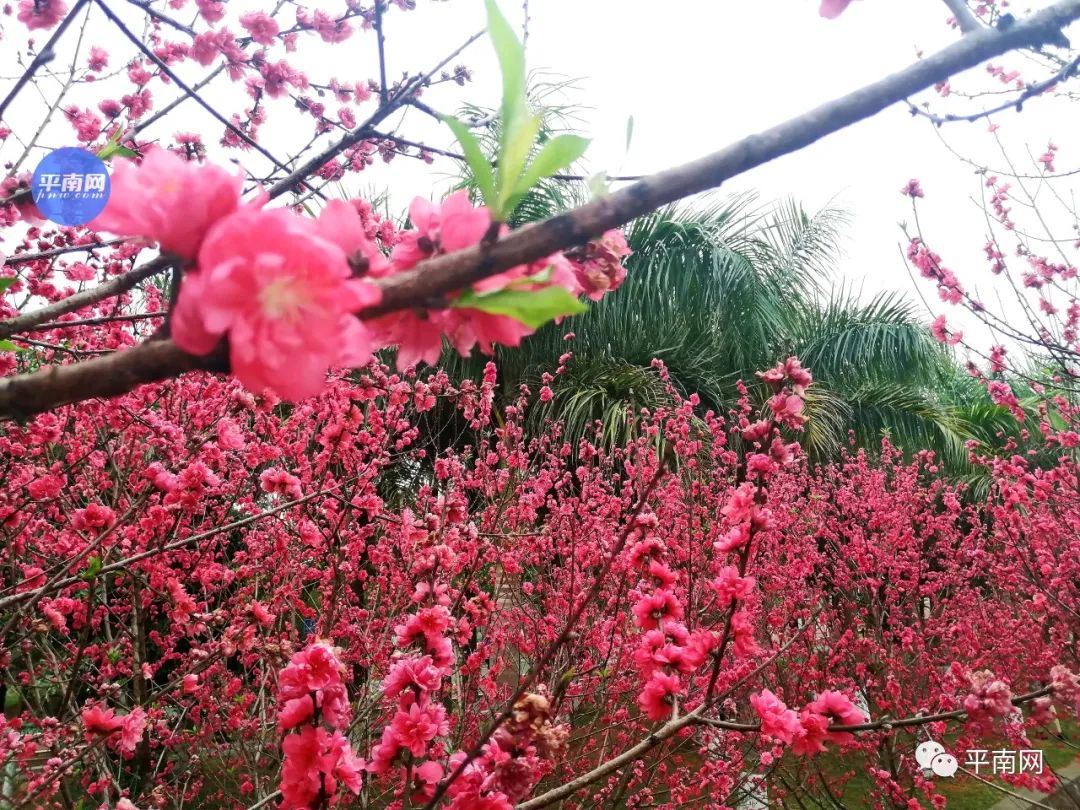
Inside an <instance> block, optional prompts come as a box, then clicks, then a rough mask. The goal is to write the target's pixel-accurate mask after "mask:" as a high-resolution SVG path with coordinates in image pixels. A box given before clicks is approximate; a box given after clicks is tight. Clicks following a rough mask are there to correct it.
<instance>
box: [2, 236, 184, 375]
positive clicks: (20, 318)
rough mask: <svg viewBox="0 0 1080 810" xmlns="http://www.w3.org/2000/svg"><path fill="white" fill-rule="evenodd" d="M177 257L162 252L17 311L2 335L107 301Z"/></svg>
mask: <svg viewBox="0 0 1080 810" xmlns="http://www.w3.org/2000/svg"><path fill="white" fill-rule="evenodd" d="M175 261H176V259H175V258H173V257H169V256H158V257H157V258H156V259H154V260H152V261H150V262H147V263H146V264H144V265H143V266H142V267H137V268H135V269H134V270H131V271H129V272H127V273H124V275H122V276H116V277H115V278H111V279H109V280H108V281H106V282H103V283H102V284H98V285H97V286H96V287H93V288H91V289H89V290H83V291H82V292H80V293H75V294H74V295H69V296H68V297H67V298H62V299H61V300H59V301H57V302H56V303H53V304H49V305H47V306H44V307H42V308H41V309H38V310H34V311H33V312H28V313H26V314H25V315H16V316H15V317H14V318H8V319H7V320H6V321H0V339H3V338H8V337H11V336H12V335H14V334H17V333H18V332H29V331H32V330H33V329H34V327H36V326H40V325H41V324H43V323H48V322H49V321H54V320H56V319H57V318H59V317H60V316H61V315H66V314H67V313H69V312H75V311H76V310H78V309H82V308H83V307H88V306H91V305H92V304H96V303H97V302H98V301H103V300H105V299H106V298H111V297H112V296H114V295H120V294H121V293H125V292H127V291H128V290H130V289H131V288H132V287H134V286H135V285H136V284H138V283H139V282H141V281H145V280H146V279H148V278H150V277H151V276H155V275H157V274H158V273H161V272H164V271H165V270H167V269H169V267H170V265H172V263H173V262H175ZM124 354H127V352H124Z"/></svg>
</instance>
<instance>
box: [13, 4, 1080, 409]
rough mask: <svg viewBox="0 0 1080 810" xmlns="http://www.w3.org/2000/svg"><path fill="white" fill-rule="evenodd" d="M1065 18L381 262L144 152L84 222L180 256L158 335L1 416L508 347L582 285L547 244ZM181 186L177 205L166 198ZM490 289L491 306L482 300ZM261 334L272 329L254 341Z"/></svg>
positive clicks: (793, 145) (212, 174)
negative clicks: (147, 202)
mask: <svg viewBox="0 0 1080 810" xmlns="http://www.w3.org/2000/svg"><path fill="white" fill-rule="evenodd" d="M1077 18H1080V0H1059V2H1057V3H1055V4H1054V5H1053V6H1051V7H1049V8H1047V9H1044V10H1043V11H1040V12H1038V13H1036V14H1033V15H1031V16H1030V17H1029V18H1027V19H1025V20H1022V21H1019V22H1017V23H1016V24H1015V25H1013V26H1011V27H1010V28H1008V29H1007V30H1004V31H1001V30H989V29H988V30H984V31H978V32H974V33H972V34H969V35H966V36H965V37H964V38H963V39H962V40H961V41H960V42H957V43H955V44H954V45H951V46H949V47H947V48H945V49H944V50H942V51H941V52H939V53H938V54H935V55H934V56H930V57H927V58H925V59H923V60H921V61H920V62H919V63H917V64H915V65H912V66H911V67H909V68H907V69H905V70H904V71H902V72H900V73H897V74H895V75H893V76H890V77H888V78H886V79H883V80H881V81H880V82H877V83H876V84H872V85H869V86H867V87H865V88H863V89H861V90H858V91H855V92H854V93H851V94H849V95H847V96H844V97H843V98H840V99H838V100H836V101H833V102H830V103H828V104H825V105H823V106H821V107H819V108H818V109H816V110H813V111H811V112H809V113H806V114H804V115H802V116H799V117H796V118H794V119H791V120H790V121H788V122H785V123H783V124H780V125H778V126H776V127H773V128H772V129H770V130H767V131H765V132H763V133H761V134H759V135H754V136H750V137H748V138H746V139H744V140H742V141H739V142H737V143H736V144H733V145H732V146H730V147H728V148H726V149H723V150H721V151H719V152H717V153H714V154H713V155H710V156H708V157H706V158H702V159H700V160H698V161H694V162H692V163H688V164H685V165H684V166H681V167H678V168H675V169H671V170H668V171H666V172H661V173H659V174H657V175H654V176H651V177H648V178H645V179H643V180H641V181H639V182H637V183H635V184H633V185H631V186H629V187H628V188H625V189H622V190H620V191H617V192H615V193H613V194H610V195H608V196H606V197H603V198H600V199H598V200H595V201H594V202H592V203H589V204H587V205H585V206H582V207H580V208H578V209H575V210H573V211H571V212H569V213H567V214H563V215H560V216H556V217H553V218H552V219H550V220H548V221H546V222H543V223H540V224H537V225H535V226H532V227H528V228H522V229H520V230H518V231H515V232H513V233H509V234H505V235H503V234H501V233H499V231H498V230H494V229H492V230H491V231H490V232H489V231H488V226H487V225H486V223H487V222H490V221H491V220H490V214H489V213H488V211H486V210H485V209H482V208H481V209H473V208H471V207H469V210H465V209H466V206H465V205H464V201H463V200H461V199H455V200H453V201H448V202H447V203H446V204H445V205H444V208H445V211H444V210H441V209H440V210H439V211H438V212H437V213H436V212H435V211H434V209H431V208H426V209H424V210H421V209H417V210H415V211H414V213H415V214H416V215H417V216H416V218H414V224H416V225H419V226H420V228H419V229H418V230H416V231H412V232H409V233H408V234H407V243H408V247H407V248H402V249H401V250H398V251H397V258H396V259H395V258H394V257H393V256H392V257H391V260H390V262H389V263H387V262H386V260H385V258H384V257H383V255H382V253H381V252H379V251H378V250H377V249H376V246H375V244H374V243H373V242H372V241H371V239H370V238H369V237H368V235H367V234H366V233H365V231H364V227H363V223H362V221H360V219H359V217H358V216H357V215H355V214H351V213H350V212H349V210H348V207H347V205H345V204H343V203H341V204H337V205H333V206H332V207H331V206H328V207H327V209H326V210H325V211H324V212H323V215H322V216H321V217H320V219H319V220H318V221H317V222H312V221H310V220H304V219H301V218H300V217H297V216H294V215H292V214H287V213H284V212H282V211H279V210H264V209H262V208H260V207H259V205H258V204H252V203H247V204H243V205H242V204H241V203H240V200H239V196H238V187H237V185H236V183H235V181H232V180H231V179H230V178H229V176H228V175H227V174H226V173H225V172H223V171H222V170H220V169H215V168H213V167H207V168H206V169H202V170H195V169H194V168H190V167H183V166H179V165H177V164H176V163H175V161H170V160H169V158H168V157H165V156H159V157H152V159H150V158H148V159H147V160H146V161H144V163H143V164H142V166H141V167H140V168H139V169H127V167H125V166H123V165H121V166H119V167H118V170H117V176H116V179H115V181H114V183H115V191H114V196H113V198H112V199H111V200H110V203H109V207H108V209H107V210H106V212H105V214H104V215H103V217H102V219H101V220H100V221H99V222H98V223H97V226H98V227H101V228H102V229H106V227H109V228H112V229H113V231H114V232H121V233H126V234H130V235H138V236H142V237H147V238H151V239H155V240H156V241H158V243H159V244H160V245H161V247H162V249H163V250H164V251H167V252H168V251H176V255H177V256H178V257H179V258H180V259H182V260H183V261H184V262H189V263H194V270H193V271H190V272H187V273H186V274H185V279H184V284H183V285H182V288H181V289H182V292H181V295H180V299H179V301H178V302H177V309H176V310H175V311H174V312H173V313H172V316H171V322H170V328H171V333H172V340H165V341H160V342H158V341H155V342H152V343H144V344H142V345H140V346H138V347H134V348H132V349H129V350H127V351H124V352H120V353H117V354H116V355H114V356H109V357H104V358H97V359H94V360H90V361H87V362H85V363H80V364H75V365H66V366H54V367H52V368H50V369H47V370H43V371H40V372H36V373H34V374H30V375H24V376H21V377H15V378H9V379H5V380H3V381H0V415H2V416H7V417H13V416H19V417H25V416H29V415H32V414H34V413H40V412H41V411H44V410H48V409H50V408H54V407H57V406H59V405H62V404H66V403H71V402H79V401H82V400H85V399H88V398H92V397H100V396H115V395H117V394H120V393H123V392H125V391H128V390H131V389H132V388H133V387H134V386H137V385H140V384H143V383H148V382H154V381H159V380H163V379H167V378H170V377H174V376H176V375H178V374H182V373H185V372H188V371H192V370H196V369H209V370H217V371H225V370H232V371H233V373H236V374H238V375H240V376H241V378H242V379H245V380H246V381H248V382H249V383H250V384H253V385H271V386H275V385H277V386H279V387H280V390H282V391H284V392H286V393H287V394H288V395H291V396H306V395H309V394H310V393H312V392H314V391H317V390H318V389H319V387H320V386H321V380H322V378H323V375H324V373H325V371H326V369H327V368H329V367H333V366H338V365H342V364H353V365H355V364H359V363H361V362H362V361H363V360H364V359H365V358H367V357H369V356H370V353H371V351H373V350H374V349H377V348H380V347H382V346H386V345H395V344H396V345H398V346H399V357H401V358H403V359H407V360H416V359H424V358H431V357H434V356H437V351H438V348H439V347H440V346H441V341H442V339H443V337H444V336H445V337H446V338H447V339H449V340H450V342H451V343H452V344H454V345H455V346H456V347H457V348H458V349H459V350H461V351H468V350H469V349H471V348H472V347H473V346H476V345H479V346H480V348H481V349H482V350H484V349H490V347H491V345H492V344H494V343H501V344H503V345H517V343H518V342H519V341H520V340H521V338H522V337H524V336H525V335H527V334H529V333H531V332H532V331H533V329H534V328H535V327H536V326H538V325H539V324H540V323H542V322H543V321H544V320H547V319H549V318H550V317H552V316H554V315H561V314H569V313H570V311H572V310H571V308H569V307H568V305H567V304H566V303H565V298H563V297H562V293H561V292H560V291H565V292H570V293H572V294H573V293H580V292H582V291H583V288H582V286H581V284H580V281H579V278H580V276H581V274H580V273H576V272H575V271H574V269H573V268H572V267H570V266H569V265H567V264H566V263H565V261H563V260H562V259H560V257H559V256H558V255H556V252H557V251H560V250H563V249H566V248H568V247H572V246H574V245H580V244H582V243H584V242H585V241H587V240H588V239H590V238H595V237H600V236H601V235H602V234H604V233H605V232H606V231H608V230H610V229H611V228H614V227H617V226H619V225H621V224H624V223H626V222H628V221H630V220H631V219H633V218H634V217H637V216H640V215H642V214H644V213H647V212H649V211H652V210H654V209H656V208H657V207H659V206H661V205H664V204H666V203H669V202H672V201H674V200H677V199H681V198H682V197H685V196H688V195H691V194H694V193H697V192H700V191H704V190H707V189H709V188H714V187H716V186H718V185H720V184H721V183H723V182H725V181H727V180H729V179H731V178H732V177H735V176H738V175H739V174H741V173H743V172H745V171H747V170H748V169H750V168H753V167H755V166H758V165H761V164H762V163H765V162H768V161H770V160H773V159H775V158H777V157H780V156H782V155H784V154H787V153H789V152H792V151H795V150H797V149H799V148H802V147H804V146H806V145H808V144H810V143H813V142H814V141H816V140H818V139H819V138H821V137H824V136H825V135H828V134H829V133H832V132H835V131H837V130H840V129H843V128H844V127H846V126H849V125H851V124H853V123H855V122H857V121H859V120H862V119H864V118H867V117H869V116H871V115H873V114H875V113H877V112H879V111H880V110H882V109H884V108H886V107H888V106H890V105H891V104H894V103H896V102H898V101H902V100H903V99H905V98H907V97H908V96H909V95H911V94H913V93H915V92H918V91H919V90H922V89H924V88H926V87H929V86H931V85H933V84H936V83H938V82H941V81H944V80H945V79H947V78H948V77H949V76H951V75H952V74H953V73H956V72H958V71H961V70H964V69H966V68H969V67H972V66H974V65H977V64H979V63H980V62H982V61H984V60H986V59H987V58H990V57H993V56H996V55H998V54H1001V53H1004V52H1007V51H1009V50H1011V49H1014V48H1021V47H1031V46H1035V45H1038V44H1039V43H1042V42H1045V41H1046V40H1047V39H1048V38H1050V37H1052V36H1053V35H1054V33H1055V32H1057V31H1060V29H1061V27H1062V26H1064V25H1066V24H1067V23H1069V22H1071V21H1072V20H1074V19H1077ZM556 170H557V169H556ZM515 180H516V178H515ZM181 187H183V188H184V189H185V192H186V193H185V194H183V195H179V194H177V193H176V192H175V191H172V192H171V193H170V191H169V190H168V189H177V188H181ZM196 188H197V189H201V190H200V191H196V190H194V189H196ZM148 189H156V193H157V205H158V208H157V210H158V211H162V212H166V214H165V215H164V216H160V215H158V216H157V217H156V218H155V219H154V220H148V219H146V218H145V217H144V216H141V214H140V212H141V211H142V210H143V206H142V205H141V202H140V200H141V195H142V194H145V193H147V190H148ZM192 194H195V195H197V196H196V197H195V199H200V200H201V201H202V209H203V210H202V211H201V212H200V213H199V214H198V216H197V218H196V220H195V221H194V222H192V223H191V224H189V225H185V226H180V225H179V222H178V219H177V218H178V217H180V216H182V214H181V213H180V208H183V210H184V211H185V212H187V211H190V205H191V201H192V199H193V197H192V196H191V195H192ZM170 201H171V205H173V206H175V207H174V208H170V207H169V205H170ZM446 206H449V207H448V208H447V207H446ZM417 220H419V221H417ZM443 220H446V221H447V223H448V224H449V228H447V229H446V231H445V232H442V231H439V229H440V228H443V227H446V226H444V224H443ZM482 223H485V227H484V228H483V229H481V227H480V225H481V224H482ZM437 231H439V232H437ZM252 233H257V234H260V235H261V236H264V237H265V238H266V239H267V241H266V242H265V244H264V246H263V248H262V250H258V251H256V250H254V249H253V248H254V246H255V243H254V242H253V241H252V240H251V238H250V234H252ZM286 234H287V237H286V236H285V235H286ZM286 260H288V261H292V262H297V264H296V265H295V266H304V267H308V266H310V265H311V264H312V263H313V262H318V263H319V267H320V268H321V269H320V270H319V271H317V272H316V271H315V270H314V269H312V270H311V271H310V277H307V276H305V275H304V274H297V273H296V272H295V271H294V270H289V271H288V272H286V273H284V274H281V275H278V276H275V275H273V274H269V275H263V271H259V272H256V271H255V269H254V268H256V267H263V266H269V265H277V266H284V265H283V264H282V263H283V262H284V261H286ZM350 262H352V264H350ZM226 266H228V267H229V268H230V269H229V270H228V271H225V270H224V269H223V268H225V267H226ZM549 267H550V268H551V269H550V271H549V270H548V268H549ZM245 268H246V269H245ZM541 279H542V280H541ZM490 293H495V294H496V295H495V296H494V298H495V299H497V300H482V299H483V298H484V296H485V295H487V294H490ZM507 294H510V297H509V298H508V296H507ZM511 299H512V300H513V303H511V304H508V303H507V301H508V300H511ZM300 300H303V301H306V302H309V303H308V304H307V305H306V306H307V309H303V308H301V307H300V306H298V305H297V303H296V302H297V301H300ZM525 301H528V303H527V304H526V306H527V307H529V308H530V309H532V310H533V311H532V312H531V313H528V314H524V315H523V313H522V311H521V310H520V307H519V305H520V304H522V303H523V302H525ZM556 301H557V302H558V303H555V309H552V308H551V305H552V303H553V302H556ZM226 302H229V303H226ZM447 304H450V306H449V307H447V306H446V305H447ZM283 307H285V308H284V309H283ZM417 312H419V313H420V315H419V316H418V315H417V314H416V313H417ZM507 312H510V313H511V314H509V315H508V314H506V313H507ZM354 315H359V317H360V320H356V319H355V318H354V317H353V316H354ZM283 316H284V317H283ZM270 324H276V326H274V327H273V329H272V330H270V331H268V328H269V325H270ZM301 324H302V328H301V327H300V325H301ZM278 330H280V332H279V333H278V334H272V333H271V332H274V331H278ZM225 336H227V337H228V346H227V347H226V345H225V344H224V343H223V342H222V339H223V338H224V337H225ZM177 338H179V342H176V341H177ZM256 339H257V340H258V342H253V341H255V340H256ZM301 347H304V348H301ZM296 372H300V373H296Z"/></svg>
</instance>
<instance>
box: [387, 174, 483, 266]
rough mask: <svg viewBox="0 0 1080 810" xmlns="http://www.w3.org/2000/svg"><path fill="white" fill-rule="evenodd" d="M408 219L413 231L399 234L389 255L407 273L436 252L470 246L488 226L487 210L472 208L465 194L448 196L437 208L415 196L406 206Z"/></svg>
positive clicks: (458, 193)
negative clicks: (407, 206)
mask: <svg viewBox="0 0 1080 810" xmlns="http://www.w3.org/2000/svg"><path fill="white" fill-rule="evenodd" d="M409 220H410V221H411V222H412V225H413V228H415V230H412V231H405V232H404V233H402V234H401V241H399V242H398V244H397V245H395V246H394V250H393V253H392V254H391V256H390V258H391V259H392V260H393V262H394V266H395V268H397V269H399V270H407V269H409V268H411V267H412V266H413V265H415V264H417V263H419V262H421V261H423V260H424V259H427V258H430V257H431V256H434V255H435V254H436V253H453V252H454V251H457V250H462V249H464V248H467V247H471V246H472V245H475V244H476V243H477V242H479V241H480V240H481V239H482V238H483V237H484V234H485V233H487V231H488V229H489V228H490V227H491V214H490V213H489V212H488V210H487V208H484V207H483V206H481V207H479V208H474V207H473V204H472V203H471V202H470V201H469V195H468V193H467V192H465V191H459V192H457V193H456V194H451V195H450V196H449V197H447V198H446V199H445V200H443V201H442V203H441V204H439V205H435V204H434V203H431V202H429V201H428V200H425V199H424V198H423V197H417V198H416V199H415V200H413V203H412V205H411V206H409Z"/></svg>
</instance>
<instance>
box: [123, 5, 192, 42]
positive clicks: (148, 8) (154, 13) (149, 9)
mask: <svg viewBox="0 0 1080 810" xmlns="http://www.w3.org/2000/svg"><path fill="white" fill-rule="evenodd" d="M127 1H128V2H129V3H131V5H133V6H135V7H136V8H139V9H141V10H142V11H144V12H146V13H147V14H149V15H150V16H151V17H153V18H154V19H155V20H159V21H161V22H163V23H165V24H166V25H169V26H172V27H173V28H175V29H176V30H177V31H183V32H184V33H185V34H187V35H188V36H189V37H191V38H193V39H194V37H195V31H194V30H193V29H192V28H190V27H189V26H187V25H184V24H183V23H181V22H177V21H176V20H174V19H173V18H172V17H170V16H168V15H167V14H162V13H161V12H160V11H158V10H157V9H156V8H154V7H153V6H152V5H150V0H127Z"/></svg>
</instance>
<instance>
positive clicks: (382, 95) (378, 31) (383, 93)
mask: <svg viewBox="0 0 1080 810" xmlns="http://www.w3.org/2000/svg"><path fill="white" fill-rule="evenodd" d="M382 15H383V5H382V0H375V38H376V40H377V41H378V44H379V102H380V104H381V105H382V106H384V107H385V106H386V102H387V100H388V98H389V92H390V88H389V86H388V85H387V84H386V53H385V47H386V37H384V36H383V21H382Z"/></svg>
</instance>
